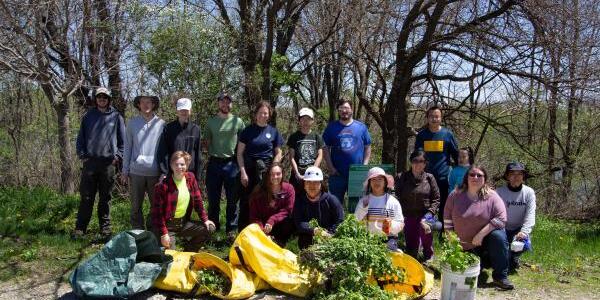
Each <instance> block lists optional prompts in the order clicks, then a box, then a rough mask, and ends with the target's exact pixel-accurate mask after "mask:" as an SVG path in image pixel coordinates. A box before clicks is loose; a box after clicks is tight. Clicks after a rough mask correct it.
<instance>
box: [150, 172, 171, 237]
mask: <svg viewBox="0 0 600 300" xmlns="http://www.w3.org/2000/svg"><path fill="white" fill-rule="evenodd" d="M166 193H167V189H166V183H158V184H157V185H156V186H155V187H154V196H153V199H152V207H151V209H150V212H151V215H152V226H153V227H154V230H157V231H158V232H159V233H160V235H161V236H162V235H165V234H167V233H168V232H169V231H168V230H167V226H166V224H165V219H164V218H165V212H164V209H163V207H164V203H165V202H166V201H167V195H166Z"/></svg>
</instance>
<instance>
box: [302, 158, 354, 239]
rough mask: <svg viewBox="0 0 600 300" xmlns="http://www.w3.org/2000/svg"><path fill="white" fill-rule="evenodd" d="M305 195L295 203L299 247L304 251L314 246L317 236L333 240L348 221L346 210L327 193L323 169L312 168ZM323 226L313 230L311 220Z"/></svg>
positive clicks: (309, 169)
mask: <svg viewBox="0 0 600 300" xmlns="http://www.w3.org/2000/svg"><path fill="white" fill-rule="evenodd" d="M303 182H304V193H301V194H300V196H299V197H298V198H297V199H296V202H295V203H294V210H293V218H294V223H295V225H296V229H297V233H298V247H299V248H300V249H304V248H307V247H309V246H310V245H312V244H313V237H314V236H315V235H320V236H325V237H328V236H331V235H332V234H334V233H335V231H336V229H337V227H338V225H340V223H342V221H344V207H343V206H342V204H341V203H340V201H339V200H338V199H337V198H336V197H335V196H334V195H333V194H330V193H328V192H327V188H326V187H325V185H324V183H323V171H322V170H321V169H320V168H319V167H315V166H312V167H308V168H306V171H305V172H304V175H303ZM313 219H315V220H317V222H318V223H319V226H317V227H312V226H311V225H310V224H309V222H310V220H313Z"/></svg>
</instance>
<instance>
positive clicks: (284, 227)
mask: <svg viewBox="0 0 600 300" xmlns="http://www.w3.org/2000/svg"><path fill="white" fill-rule="evenodd" d="M294 231H296V225H294V221H293V220H292V218H291V217H287V218H285V219H283V220H281V222H279V223H277V224H275V225H274V226H273V229H271V233H270V234H269V235H271V236H273V240H274V241H275V243H277V244H278V245H279V246H281V247H282V248H284V247H285V244H287V242H288V240H289V239H290V237H292V235H293V234H294Z"/></svg>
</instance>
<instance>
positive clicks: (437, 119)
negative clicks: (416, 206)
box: [415, 106, 458, 238]
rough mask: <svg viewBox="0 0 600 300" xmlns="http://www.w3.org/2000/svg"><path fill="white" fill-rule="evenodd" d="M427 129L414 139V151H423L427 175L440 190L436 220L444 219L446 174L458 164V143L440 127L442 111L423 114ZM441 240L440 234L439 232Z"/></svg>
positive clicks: (435, 110) (446, 193)
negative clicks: (425, 118)
mask: <svg viewBox="0 0 600 300" xmlns="http://www.w3.org/2000/svg"><path fill="white" fill-rule="evenodd" d="M425 116H426V117H427V127H426V128H424V129H423V130H421V131H419V133H418V134H417V138H416V139H415V149H419V148H421V149H423V150H425V153H426V157H427V162H428V163H427V168H426V169H425V171H426V172H427V173H431V174H433V176H434V177H435V181H436V183H437V185H438V188H439V190H440V209H439V212H438V219H439V220H442V219H443V218H444V216H443V213H444V205H445V204H446V198H448V173H449V172H450V165H451V163H452V161H454V162H458V143H457V142H456V139H455V138H454V135H453V134H452V132H451V131H450V130H448V129H446V128H444V127H442V109H441V108H439V107H438V106H432V107H430V108H429V109H428V110H427V112H426V113H425ZM440 238H441V232H440Z"/></svg>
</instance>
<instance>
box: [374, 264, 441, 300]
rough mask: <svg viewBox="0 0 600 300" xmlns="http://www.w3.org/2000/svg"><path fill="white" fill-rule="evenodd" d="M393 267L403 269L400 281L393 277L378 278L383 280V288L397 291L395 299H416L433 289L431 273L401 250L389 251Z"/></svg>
mask: <svg viewBox="0 0 600 300" xmlns="http://www.w3.org/2000/svg"><path fill="white" fill-rule="evenodd" d="M390 256H391V258H392V264H393V265H394V267H397V268H402V269H404V271H405V272H404V279H403V280H402V282H398V281H397V280H394V278H385V279H383V280H382V279H380V280H379V281H380V282H381V281H383V282H384V284H383V289H384V290H386V291H396V292H398V293H399V294H398V297H396V299H399V300H400V299H418V298H422V297H424V296H425V295H427V294H428V293H429V292H431V289H433V282H434V280H433V274H432V273H430V272H427V271H426V270H425V268H423V265H421V264H420V263H419V262H418V261H417V260H416V259H414V258H413V257H412V256H410V255H408V254H404V253H401V252H390Z"/></svg>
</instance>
